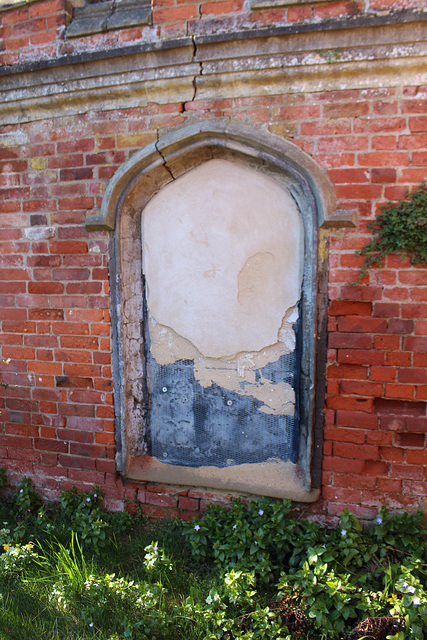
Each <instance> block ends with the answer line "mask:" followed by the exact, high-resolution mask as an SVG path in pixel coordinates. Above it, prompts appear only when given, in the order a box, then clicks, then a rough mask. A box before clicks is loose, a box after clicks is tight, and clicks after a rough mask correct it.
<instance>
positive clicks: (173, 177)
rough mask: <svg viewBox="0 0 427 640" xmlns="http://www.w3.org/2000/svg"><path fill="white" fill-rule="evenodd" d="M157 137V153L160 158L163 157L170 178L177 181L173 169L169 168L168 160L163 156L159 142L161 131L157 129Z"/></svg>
mask: <svg viewBox="0 0 427 640" xmlns="http://www.w3.org/2000/svg"><path fill="white" fill-rule="evenodd" d="M156 135H157V140H156V142H155V147H156V149H157V152H158V154H159V156H160V157H161V159H162V160H163V166H164V168H165V169H166V171H167V172H168V173H169V175H170V177H171V178H172V180H175V176H174V175H173V173H172V170H171V168H170V167H169V165H168V163H167V160H166V158H165V156H164V155H163V153H162V151H161V149H159V142H160V129H157V131H156Z"/></svg>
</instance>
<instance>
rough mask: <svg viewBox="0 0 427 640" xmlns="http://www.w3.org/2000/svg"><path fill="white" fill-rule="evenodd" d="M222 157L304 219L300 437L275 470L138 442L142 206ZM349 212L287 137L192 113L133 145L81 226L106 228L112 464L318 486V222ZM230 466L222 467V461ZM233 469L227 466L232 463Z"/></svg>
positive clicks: (265, 485) (259, 485)
mask: <svg viewBox="0 0 427 640" xmlns="http://www.w3.org/2000/svg"><path fill="white" fill-rule="evenodd" d="M215 158H220V159H225V160H229V161H231V162H234V163H239V164H242V165H245V166H247V167H250V168H252V169H254V170H256V171H259V172H262V173H263V174H265V175H267V176H269V177H270V178H273V179H274V180H275V181H276V182H278V183H279V184H281V185H283V186H284V187H286V189H287V190H288V191H289V192H290V193H291V195H292V197H293V198H294V200H295V202H296V203H297V206H298V209H299V210H300V212H301V216H302V220H303V226H304V237H305V247H304V274H303V292H302V299H301V302H302V336H303V339H302V349H301V383H300V398H301V401H300V407H301V412H300V441H299V451H298V460H297V463H296V464H295V465H293V464H292V463H286V465H287V468H286V469H282V470H281V471H280V473H279V474H277V473H273V476H274V477H273V479H272V477H271V474H270V475H268V474H267V476H268V477H263V475H262V474H258V473H257V477H254V474H253V473H252V472H251V469H249V470H248V472H247V473H246V474H245V473H243V474H242V473H237V474H236V473H234V474H233V472H230V471H228V472H227V473H216V472H215V470H212V469H211V470H208V471H206V468H205V467H204V468H202V469H191V468H187V467H172V465H162V463H159V464H156V463H155V462H154V461H153V459H150V457H149V456H148V454H147V448H146V431H145V429H146V401H147V388H146V381H145V361H144V329H143V322H142V318H143V316H144V309H143V304H144V299H145V293H144V279H143V275H142V246H141V213H142V211H143V209H144V207H145V206H146V204H147V203H148V202H149V201H150V200H151V198H152V197H153V196H154V195H155V194H157V193H158V192H159V191H160V190H161V189H162V188H163V187H164V186H166V185H167V184H168V183H170V182H171V181H173V180H175V179H177V178H178V177H179V176H181V175H183V174H185V173H187V172H188V171H191V169H193V168H196V167H198V166H200V165H201V164H203V163H205V162H206V161H208V160H210V159H215ZM348 220H349V212H337V211H336V200H335V194H334V191H333V188H332V185H331V183H330V181H329V179H328V177H327V174H326V172H325V171H324V170H323V169H322V168H321V167H320V166H319V165H318V164H317V163H316V162H315V161H314V160H313V159H312V158H311V157H310V156H309V155H308V154H306V153H305V152H303V151H302V150H301V149H299V148H298V147H297V146H296V145H294V144H293V143H291V142H289V141H284V140H282V139H280V138H277V137H276V136H273V135H270V134H266V133H261V132H259V131H257V130H253V129H249V128H247V127H244V126H242V125H240V124H235V123H230V122H229V121H221V120H219V121H214V122H211V121H202V122H195V123H191V124H188V125H185V126H183V127H179V128H177V129H173V130H170V131H166V132H163V133H161V134H159V137H158V140H157V141H156V142H155V143H152V144H150V145H148V146H147V147H145V148H144V149H142V150H141V151H139V152H137V153H135V154H134V155H133V156H132V158H131V159H130V160H128V161H127V162H126V163H124V164H123V165H122V167H121V168H120V169H119V170H118V171H117V172H116V174H115V176H114V177H113V178H112V180H111V181H110V183H109V185H108V188H107V191H106V194H105V196H104V200H103V204H102V208H101V211H100V213H99V214H97V215H91V216H88V218H87V222H86V224H87V227H88V229H108V230H109V231H110V232H111V240H110V247H109V254H110V285H111V309H112V325H113V345H114V347H113V349H114V351H113V375H114V389H115V411H116V443H117V456H116V461H117V469H118V471H119V472H120V473H121V474H122V475H124V476H125V477H128V478H130V479H132V480H149V481H155V482H162V483H170V484H175V485H176V484H178V485H180V484H181V485H186V486H193V487H208V488H220V489H228V490H236V491H244V492H248V493H255V494H261V495H271V496H277V497H289V498H291V499H294V500H298V501H306V502H309V501H313V500H316V499H317V497H318V495H319V479H318V475H319V473H318V471H319V451H320V444H319V442H320V439H319V430H320V429H321V426H322V413H323V383H322V381H323V371H324V353H323V349H319V348H318V345H319V344H321V343H322V340H323V341H324V325H325V318H326V315H325V308H326V303H325V298H324V295H323V293H324V291H323V288H322V286H323V285H322V282H324V280H325V278H324V276H325V261H324V256H323V259H322V256H320V257H319V251H318V247H319V229H320V227H321V226H335V225H336V224H337V223H338V224H344V225H346V226H347V224H348ZM229 469H230V468H229ZM231 469H232V468H231Z"/></svg>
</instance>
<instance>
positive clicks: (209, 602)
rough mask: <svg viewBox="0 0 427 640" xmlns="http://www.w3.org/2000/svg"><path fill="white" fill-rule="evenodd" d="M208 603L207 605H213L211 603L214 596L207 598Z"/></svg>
mask: <svg viewBox="0 0 427 640" xmlns="http://www.w3.org/2000/svg"><path fill="white" fill-rule="evenodd" d="M206 602H207V604H211V602H212V596H208V597H207V598H206Z"/></svg>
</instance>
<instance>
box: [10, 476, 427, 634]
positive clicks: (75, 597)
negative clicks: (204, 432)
mask: <svg viewBox="0 0 427 640" xmlns="http://www.w3.org/2000/svg"><path fill="white" fill-rule="evenodd" d="M20 489H24V491H23V493H20ZM23 494H24V495H23ZM27 494H28V496H30V495H31V496H33V498H34V499H33V498H32V499H31V500H30V504H29V506H28V500H27V497H28V496H27ZM36 498H37V495H36V492H35V490H34V487H32V485H30V483H29V481H27V480H26V481H25V482H24V483H23V484H21V486H20V488H19V489H18V492H17V493H16V495H15V497H14V499H13V502H12V503H11V502H6V501H3V504H0V525H1V524H2V528H1V530H0V640H42V639H43V640H65V639H66V640H123V639H124V638H131V639H133V640H146V639H148V638H150V640H151V639H154V640H181V639H185V640H215V639H217V640H235V639H238V638H239V639H240V638H242V639H245V640H256V639H259V640H268V639H270V640H361V639H362V638H364V639H365V640H368V639H369V640H386V638H391V639H392V640H407V639H409V640H421V639H422V638H424V637H427V596H426V564H427V553H426V544H425V532H424V529H423V528H422V526H421V519H420V518H421V516H420V515H410V514H401V515H391V514H389V513H388V512H387V511H386V510H385V509H382V510H381V511H380V512H379V514H378V515H377V517H376V518H375V520H374V521H373V522H372V523H371V524H370V526H369V527H363V526H362V525H361V523H360V522H358V520H357V519H356V518H355V517H354V516H353V515H352V514H351V513H349V512H348V511H344V512H343V513H342V515H341V518H340V520H339V522H338V523H337V526H336V527H335V528H334V529H325V528H324V527H321V526H320V525H318V524H316V523H314V522H307V521H303V520H296V519H294V518H292V517H291V504H290V502H281V501H277V500H267V499H262V500H254V501H251V502H249V503H247V504H245V503H243V502H242V501H236V502H235V503H234V504H233V505H232V507H231V508H230V509H223V508H220V507H218V506H211V507H210V508H209V509H208V510H207V512H206V514H205V515H204V517H203V518H201V519H200V520H195V521H193V522H187V523H181V522H177V521H168V522H165V521H158V522H152V523H149V522H148V521H147V520H146V519H144V518H142V517H141V516H140V515H136V516H133V517H130V516H129V517H128V516H124V515H123V514H108V513H107V512H105V511H104V510H103V509H102V502H101V500H102V496H101V494H100V492H99V490H98V489H96V488H94V489H93V491H91V492H90V493H87V494H86V493H83V492H78V491H76V490H73V491H71V492H68V493H66V494H63V495H62V496H61V504H60V505H58V506H56V507H50V506H48V505H42V506H37V505H38V504H40V502H38V501H37V500H38V498H37V500H36ZM138 513H139V514H140V509H137V514H138ZM100 531H102V532H103V534H104V535H102V536H101V535H99V532H100Z"/></svg>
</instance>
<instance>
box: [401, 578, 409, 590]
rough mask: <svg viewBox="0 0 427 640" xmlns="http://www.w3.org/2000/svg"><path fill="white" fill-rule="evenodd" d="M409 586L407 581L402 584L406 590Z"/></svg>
mask: <svg viewBox="0 0 427 640" xmlns="http://www.w3.org/2000/svg"><path fill="white" fill-rule="evenodd" d="M407 586H408V583H407V582H406V580H405V582H404V583H403V584H402V587H405V589H406V587H407Z"/></svg>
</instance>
